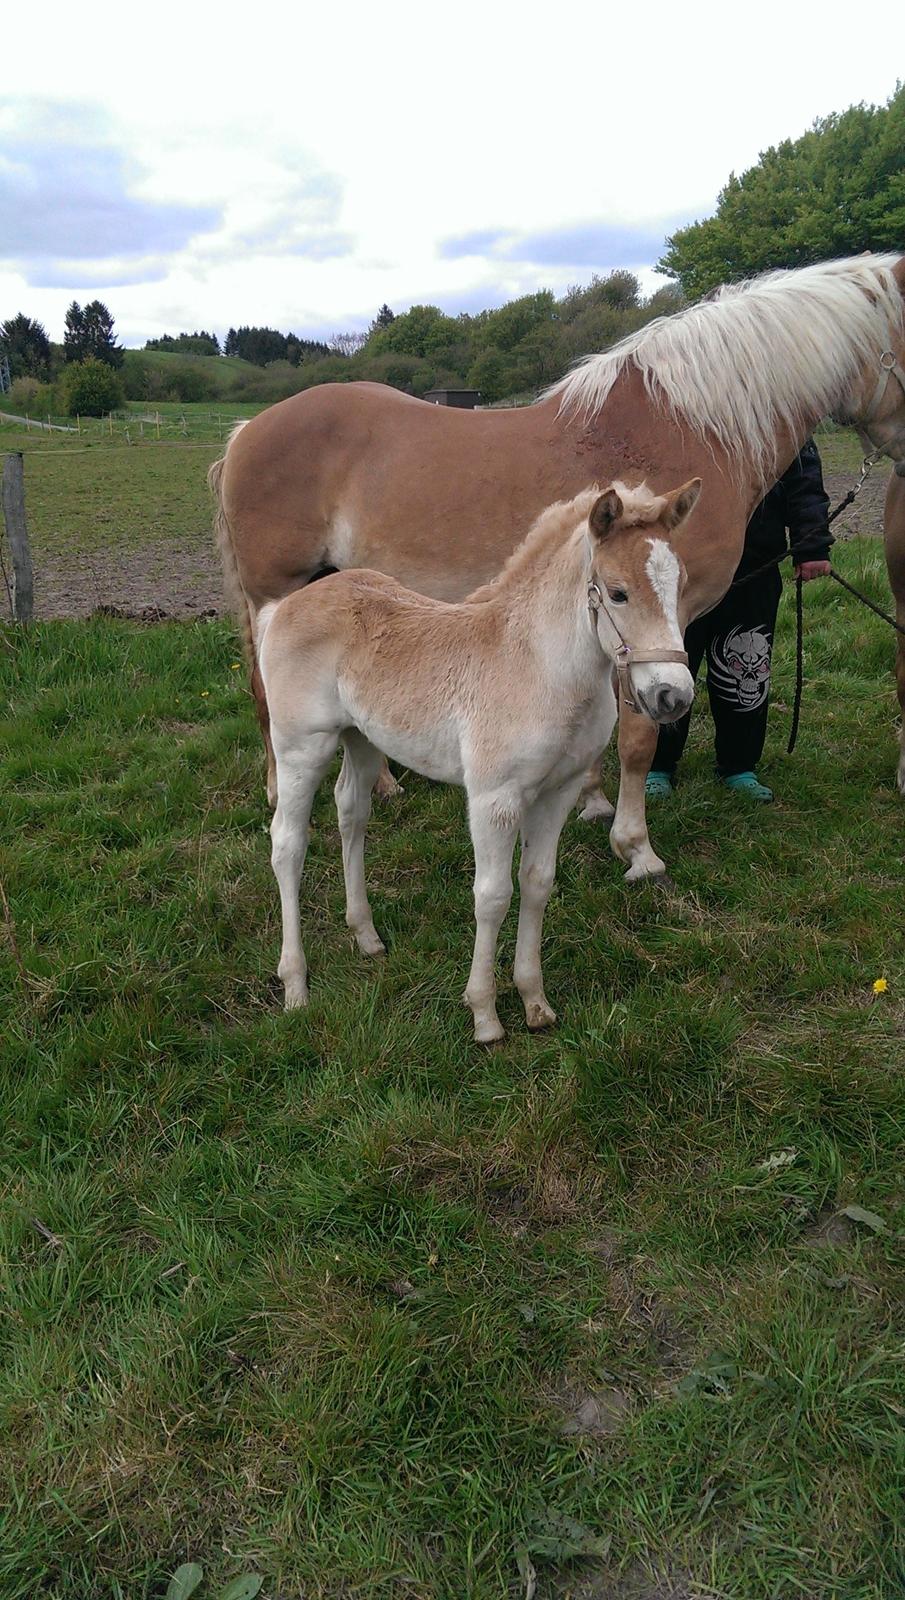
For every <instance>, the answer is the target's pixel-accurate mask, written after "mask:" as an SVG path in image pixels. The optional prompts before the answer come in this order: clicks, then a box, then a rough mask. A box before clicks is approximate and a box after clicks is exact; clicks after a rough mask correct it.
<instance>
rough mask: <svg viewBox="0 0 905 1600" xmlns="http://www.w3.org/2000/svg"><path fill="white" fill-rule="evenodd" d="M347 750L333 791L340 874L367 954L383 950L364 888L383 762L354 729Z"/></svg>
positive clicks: (354, 925)
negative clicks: (374, 792)
mask: <svg viewBox="0 0 905 1600" xmlns="http://www.w3.org/2000/svg"><path fill="white" fill-rule="evenodd" d="M344 742H345V746H346V753H345V756H344V758H343V764H342V770H341V771H340V774H339V777H338V778H337V780H336V788H335V789H334V791H333V794H334V796H335V799H336V814H337V816H338V818H339V831H340V836H341V838H342V842H343V875H344V877H345V881H346V923H347V924H348V926H349V927H350V928H351V929H352V932H353V933H354V935H355V937H356V939H357V940H358V948H359V950H361V951H362V953H363V954H364V955H366V956H380V955H383V953H384V947H383V944H382V942H381V939H380V937H379V935H378V933H377V929H376V928H375V927H374V920H373V918H372V916H371V907H370V905H369V904H368V891H367V889H366V888H365V853H364V845H365V831H366V829H367V826H368V818H369V817H370V815H371V790H372V789H373V788H374V780H375V778H378V777H379V773H380V769H381V767H382V766H384V767H385V766H386V763H385V761H384V758H383V756H382V755H381V754H380V751H379V750H375V748H374V746H373V745H372V744H371V743H370V741H369V740H367V739H365V738H364V736H363V735H362V734H360V733H359V732H358V731H357V730H356V729H354V728H350V729H349V731H348V732H347V733H346V734H345V739H344Z"/></svg>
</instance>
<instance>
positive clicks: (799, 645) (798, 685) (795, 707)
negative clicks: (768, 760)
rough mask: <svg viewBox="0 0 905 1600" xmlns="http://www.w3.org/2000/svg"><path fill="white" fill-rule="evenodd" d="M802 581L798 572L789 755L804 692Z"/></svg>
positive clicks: (799, 716)
mask: <svg viewBox="0 0 905 1600" xmlns="http://www.w3.org/2000/svg"><path fill="white" fill-rule="evenodd" d="M803 589H804V581H803V579H802V577H801V575H800V574H799V576H798V577H797V578H796V579H795V699H794V701H793V703H792V726H791V728H790V730H789V742H788V744H787V745H786V755H787V756H790V755H791V754H792V751H793V750H794V749H795V741H796V739H797V738H798V724H799V722H800V721H801V697H802V694H803V692H804V604H803V599H802V590H803Z"/></svg>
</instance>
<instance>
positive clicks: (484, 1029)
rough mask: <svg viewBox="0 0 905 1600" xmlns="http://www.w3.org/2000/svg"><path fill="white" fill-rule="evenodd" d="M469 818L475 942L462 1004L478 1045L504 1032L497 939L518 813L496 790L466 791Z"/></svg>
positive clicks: (508, 890)
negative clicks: (498, 995) (498, 996)
mask: <svg viewBox="0 0 905 1600" xmlns="http://www.w3.org/2000/svg"><path fill="white" fill-rule="evenodd" d="M468 822H469V827H470V829H471V842H472V845H473V847H474V865H475V874H474V907H475V922H476V924H477V926H476V929H475V943H474V955H473V956H472V961H471V972H470V973H469V975H468V983H467V985H466V988H465V995H464V999H465V1003H466V1005H468V1006H470V1007H471V1011H472V1015H473V1016H474V1036H475V1039H476V1040H477V1042H478V1044H495V1043H496V1042H497V1040H498V1039H502V1037H503V1028H502V1024H501V1023H500V1019H499V1017H498V1016H497V1011H496V976H495V964H496V944H497V938H498V935H499V931H500V926H501V924H502V921H503V918H504V917H505V915H506V912H507V911H508V910H509V902H510V900H511V899H512V852H513V850H514V849H515V835H516V830H517V828H518V812H517V809H516V808H514V807H512V806H511V805H510V804H509V803H508V801H505V800H503V799H502V798H501V797H500V796H499V795H496V796H493V795H487V796H482V797H481V798H480V799H477V798H474V797H472V795H471V794H469V796H468Z"/></svg>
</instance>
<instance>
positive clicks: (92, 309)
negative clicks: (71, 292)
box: [63, 300, 123, 367]
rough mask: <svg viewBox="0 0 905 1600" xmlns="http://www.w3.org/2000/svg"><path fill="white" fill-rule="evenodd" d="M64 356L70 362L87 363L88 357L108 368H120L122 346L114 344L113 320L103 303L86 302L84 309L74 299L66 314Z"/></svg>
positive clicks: (99, 301)
mask: <svg viewBox="0 0 905 1600" xmlns="http://www.w3.org/2000/svg"><path fill="white" fill-rule="evenodd" d="M63 354H64V356H65V359H66V361H69V362H71V361H86V360H88V359H89V357H90V358H91V359H93V360H95V361H103V362H105V363H106V365H107V366H108V367H121V366H122V364H123V350H122V346H121V345H118V344H117V342H116V339H115V337H114V333H113V318H112V316H111V315H110V312H109V311H108V309H107V307H106V306H105V305H104V302H103V300H89V301H88V304H87V305H86V306H80V305H79V303H78V301H77V300H73V302H72V304H71V306H70V307H69V309H68V311H67V312H66V332H65V334H64V335H63Z"/></svg>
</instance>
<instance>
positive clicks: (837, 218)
mask: <svg viewBox="0 0 905 1600" xmlns="http://www.w3.org/2000/svg"><path fill="white" fill-rule="evenodd" d="M903 244H905V85H899V86H898V87H897V89H896V92H895V94H894V95H892V97H891V98H890V99H889V100H888V101H887V103H886V104H885V105H883V106H865V105H857V106H851V107H850V108H849V110H848V111H843V112H839V113H834V114H833V115H832V116H829V117H823V118H822V119H821V120H819V121H818V122H815V124H814V126H813V128H811V129H809V131H808V132H807V133H805V134H803V135H802V137H801V138H800V139H795V140H791V139H786V140H784V141H783V142H782V144H779V145H775V146H773V147H771V148H770V149H769V150H767V151H765V152H764V154H763V155H762V156H761V158H760V160H759V162H758V164H757V166H756V167H751V168H750V170H749V171H748V172H744V173H743V174H742V176H741V177H740V178H738V177H736V176H735V174H734V173H733V174H731V175H730V178H729V181H728V183H727V184H726V187H725V189H723V190H722V192H721V194H720V196H719V200H718V202H717V209H716V214H715V216H712V217H708V218H707V220H706V221H703V222H694V223H692V224H691V226H690V227H688V228H680V229H679V231H678V233H674V234H673V235H672V237H671V238H670V239H667V241H666V253H665V255H664V256H663V258H662V260H661V261H660V262H659V263H658V267H659V270H660V271H661V272H665V273H667V274H668V276H669V277H671V278H678V280H679V282H680V284H681V286H682V289H683V291H684V293H685V294H686V295H687V296H688V297H689V298H690V299H696V298H697V297H698V296H700V295H702V294H706V293H707V291H708V290H709V289H712V288H714V287H715V286H716V285H717V284H720V283H728V282H731V281H732V280H734V279H738V278H745V277H749V276H750V275H751V274H752V273H756V272H764V271H766V270H767V269H769V268H771V267H803V266H808V265H809V264H810V263H812V262H815V261H826V260H828V259H830V258H832V257H834V256H846V255H858V254H859V253H860V252H861V251H862V250H899V249H901V248H902V246H903Z"/></svg>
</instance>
